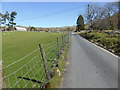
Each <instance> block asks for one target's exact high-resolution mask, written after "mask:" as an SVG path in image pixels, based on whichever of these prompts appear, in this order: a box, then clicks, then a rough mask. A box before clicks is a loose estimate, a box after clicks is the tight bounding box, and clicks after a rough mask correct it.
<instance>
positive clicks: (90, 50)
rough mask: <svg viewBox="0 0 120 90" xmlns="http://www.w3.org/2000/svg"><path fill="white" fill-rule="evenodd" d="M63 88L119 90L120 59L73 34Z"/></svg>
mask: <svg viewBox="0 0 120 90" xmlns="http://www.w3.org/2000/svg"><path fill="white" fill-rule="evenodd" d="M61 87H62V88H118V57H115V56H114V55H112V54H110V53H109V52H106V51H105V50H103V49H100V48H99V47H97V46H95V45H94V44H92V43H91V42H89V41H87V40H85V39H83V38H82V37H80V36H79V35H78V34H73V35H72V36H71V42H70V53H69V56H68V62H67V68H66V70H65V73H64V77H63V82H62V86H61Z"/></svg>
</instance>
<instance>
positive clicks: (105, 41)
mask: <svg viewBox="0 0 120 90" xmlns="http://www.w3.org/2000/svg"><path fill="white" fill-rule="evenodd" d="M80 36H82V37H84V38H86V39H87V40H89V41H91V42H93V43H95V44H97V45H99V46H101V47H103V48H105V49H107V50H109V51H110V52H112V53H114V54H117V55H119V56H120V46H119V45H120V40H119V35H118V34H110V33H109V32H108V33H102V32H90V33H80Z"/></svg>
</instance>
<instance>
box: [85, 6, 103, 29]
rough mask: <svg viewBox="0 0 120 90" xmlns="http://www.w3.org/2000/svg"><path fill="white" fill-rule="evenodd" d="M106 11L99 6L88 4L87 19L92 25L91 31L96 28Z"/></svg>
mask: <svg viewBox="0 0 120 90" xmlns="http://www.w3.org/2000/svg"><path fill="white" fill-rule="evenodd" d="M103 14H104V11H103V10H102V7H101V6H100V5H98V4H88V6H87V8H86V19H87V22H88V23H89V25H90V29H94V28H95V24H96V23H97V22H98V21H99V20H100V19H101V18H102V16H103Z"/></svg>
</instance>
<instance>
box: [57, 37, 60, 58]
mask: <svg viewBox="0 0 120 90" xmlns="http://www.w3.org/2000/svg"><path fill="white" fill-rule="evenodd" d="M57 48H58V52H57V56H58V58H59V57H60V47H59V39H58V38H57Z"/></svg>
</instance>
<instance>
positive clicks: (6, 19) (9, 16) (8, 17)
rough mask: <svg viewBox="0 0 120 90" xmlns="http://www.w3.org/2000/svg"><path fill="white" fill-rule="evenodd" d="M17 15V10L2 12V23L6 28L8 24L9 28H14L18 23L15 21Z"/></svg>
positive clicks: (0, 18)
mask: <svg viewBox="0 0 120 90" xmlns="http://www.w3.org/2000/svg"><path fill="white" fill-rule="evenodd" d="M16 15H17V13H16V12H15V11H14V12H11V13H9V12H8V11H7V12H6V13H5V14H2V13H0V24H1V25H2V24H3V26H4V29H5V30H6V26H8V28H7V30H12V29H14V25H16V23H15V22H14V20H15V18H16V17H15V16H16Z"/></svg>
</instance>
